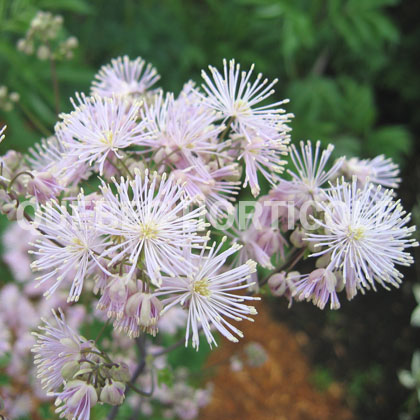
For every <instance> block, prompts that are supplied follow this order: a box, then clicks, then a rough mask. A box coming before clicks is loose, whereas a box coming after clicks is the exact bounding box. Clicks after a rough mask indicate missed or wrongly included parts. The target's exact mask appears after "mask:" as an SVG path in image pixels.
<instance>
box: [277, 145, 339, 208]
mask: <svg viewBox="0 0 420 420" xmlns="http://www.w3.org/2000/svg"><path fill="white" fill-rule="evenodd" d="M333 150H334V146H333V145H332V144H329V145H328V146H327V148H326V149H324V150H323V151H322V152H321V142H320V141H317V142H316V145H315V151H313V149H312V143H311V142H310V141H309V140H308V141H307V142H306V144H305V143H304V142H303V141H301V142H300V152H299V150H298V149H297V147H296V146H295V145H294V144H292V145H291V146H290V157H291V158H292V162H293V165H294V167H295V171H291V170H290V169H288V170H287V172H288V173H289V174H290V176H291V177H292V180H291V181H286V180H281V181H280V183H279V185H278V186H277V187H276V188H275V189H274V191H273V194H274V195H276V194H277V195H278V194H281V195H284V196H286V197H288V198H289V199H293V200H294V201H295V206H296V207H301V206H302V205H303V204H304V203H305V202H307V201H310V200H315V201H316V200H318V199H319V198H320V196H321V195H322V186H323V185H325V184H326V183H327V182H328V181H330V180H332V179H333V178H334V177H335V176H336V175H337V173H338V170H339V169H340V167H341V165H342V163H343V159H338V160H337V161H336V162H335V163H334V164H333V165H332V166H331V168H330V169H327V163H328V160H329V158H330V156H331V153H332V152H333Z"/></svg>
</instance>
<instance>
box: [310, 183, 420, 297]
mask: <svg viewBox="0 0 420 420" xmlns="http://www.w3.org/2000/svg"><path fill="white" fill-rule="evenodd" d="M319 206H320V210H321V211H322V212H324V217H323V218H322V219H321V220H319V219H316V221H317V223H319V225H320V226H321V227H323V228H324V232H323V233H308V234H307V240H308V241H311V242H314V243H315V245H314V247H315V249H317V248H319V249H320V251H318V252H315V253H313V254H312V256H314V257H316V256H320V255H324V254H326V253H331V257H330V263H329V264H328V266H327V270H329V271H335V270H339V271H342V273H343V281H344V283H345V285H346V289H347V295H348V297H349V298H352V297H353V296H354V295H355V294H356V293H357V289H359V290H361V291H363V289H370V288H371V287H372V288H373V289H375V282H376V283H379V284H381V285H382V286H383V287H385V288H388V287H387V285H388V284H391V285H393V286H395V287H398V286H399V284H400V283H401V279H402V277H403V275H402V274H401V273H400V272H399V271H398V270H397V269H396V265H404V266H408V265H410V264H412V263H413V258H412V256H411V255H410V254H409V253H408V252H406V251H405V250H406V249H407V248H410V247H413V246H417V245H418V243H417V242H416V241H415V240H414V239H411V238H410V236H412V233H413V231H414V230H415V226H412V227H407V226H406V225H407V223H408V222H409V221H410V214H406V212H405V211H404V210H403V208H402V206H401V204H400V201H399V200H398V201H394V200H393V197H392V191H391V190H385V191H384V190H383V189H382V188H381V187H380V186H378V187H374V186H373V185H372V184H366V185H365V186H364V187H363V188H362V189H358V182H357V178H355V177H354V178H353V181H352V182H351V183H345V182H344V181H343V180H341V181H338V180H337V183H336V185H335V186H334V187H332V188H331V189H330V190H329V191H327V192H326V193H325V201H322V202H320V203H319Z"/></svg>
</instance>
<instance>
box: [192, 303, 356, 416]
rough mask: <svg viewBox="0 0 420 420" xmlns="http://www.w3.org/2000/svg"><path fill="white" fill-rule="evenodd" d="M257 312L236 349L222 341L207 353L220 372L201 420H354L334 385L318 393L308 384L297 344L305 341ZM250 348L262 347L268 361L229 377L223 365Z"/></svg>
mask: <svg viewBox="0 0 420 420" xmlns="http://www.w3.org/2000/svg"><path fill="white" fill-rule="evenodd" d="M257 309H258V312H259V314H258V316H256V317H255V318H256V320H255V323H250V322H246V321H244V322H243V323H241V325H240V327H241V329H242V331H243V332H244V334H245V339H243V340H241V341H240V342H239V344H234V343H230V342H228V341H227V340H224V341H223V344H222V345H221V347H220V349H218V350H217V351H215V352H212V355H211V357H210V360H209V362H208V365H209V366H213V365H215V364H218V365H219V367H218V368H217V370H215V376H214V377H213V378H212V380H211V381H212V382H213V384H214V391H213V398H212V402H211V403H210V405H209V406H207V407H206V408H204V409H203V410H202V411H201V412H200V416H199V418H200V420H353V419H354V417H353V416H352V413H351V412H350V410H349V409H348V408H346V407H345V403H344V401H343V390H342V388H341V387H340V385H339V384H336V383H333V384H332V385H330V387H329V388H328V390H327V391H326V392H322V393H321V392H319V391H317V390H316V389H315V388H314V386H313V385H312V384H311V381H310V377H311V367H310V365H309V364H308V361H307V359H306V357H305V355H304V354H303V352H302V349H301V346H300V344H299V343H300V342H303V341H304V337H302V336H299V334H296V333H293V332H292V331H290V330H289V329H288V327H287V326H286V325H284V324H281V323H279V322H277V321H274V320H273V319H272V318H271V316H270V314H269V313H268V311H267V310H266V309H265V308H264V306H262V305H259V307H258V308H257ZM249 342H258V343H260V344H262V345H263V346H264V348H265V350H266V351H267V353H268V360H267V361H266V363H265V364H264V365H262V366H260V367H248V366H245V367H244V368H243V369H242V370H241V371H238V372H234V371H232V370H231V369H230V366H229V363H226V360H228V359H229V357H230V356H231V355H233V354H235V353H238V350H239V351H240V349H241V348H243V346H244V345H245V344H246V343H249Z"/></svg>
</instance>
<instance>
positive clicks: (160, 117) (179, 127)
mask: <svg viewBox="0 0 420 420" xmlns="http://www.w3.org/2000/svg"><path fill="white" fill-rule="evenodd" d="M191 99H194V101H191V102H190V100H189V99H186V98H185V97H183V100H181V101H180V100H178V99H175V98H174V95H173V94H172V93H168V94H166V96H164V95H163V93H162V92H160V93H159V95H157V96H156V99H155V101H154V103H153V104H152V105H147V104H146V105H145V108H144V110H142V116H143V119H144V121H145V125H146V127H147V130H148V131H150V132H153V133H155V137H156V138H152V137H149V138H145V139H144V140H143V142H142V145H144V146H146V150H147V151H149V150H152V151H155V152H156V157H155V159H154V160H155V161H157V162H159V163H160V162H162V163H163V162H165V163H171V162H172V163H176V162H177V161H179V160H180V159H182V158H184V159H186V160H187V161H190V159H191V157H193V156H197V155H198V156H204V157H207V158H209V157H210V156H214V155H218V154H219V153H218V150H219V148H220V147H219V145H218V143H217V142H216V138H217V136H218V134H219V133H220V132H221V131H222V130H223V128H224V127H223V126H220V125H218V124H214V122H215V121H216V120H217V114H216V113H215V112H214V111H211V110H210V111H209V110H208V109H207V108H205V107H204V106H203V105H202V103H201V101H200V100H199V99H198V98H196V97H194V98H191Z"/></svg>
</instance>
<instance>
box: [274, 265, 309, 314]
mask: <svg viewBox="0 0 420 420" xmlns="http://www.w3.org/2000/svg"><path fill="white" fill-rule="evenodd" d="M302 277H303V276H301V275H300V274H299V272H297V271H290V272H289V273H286V272H285V271H281V272H279V273H274V274H273V275H272V276H271V277H270V278H269V279H268V282H267V284H268V287H269V288H270V291H271V293H272V294H273V296H284V297H285V298H286V299H287V300H288V301H289V308H290V307H291V306H292V303H293V292H294V291H295V284H296V282H298V281H299V280H300V279H301V278H302Z"/></svg>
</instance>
